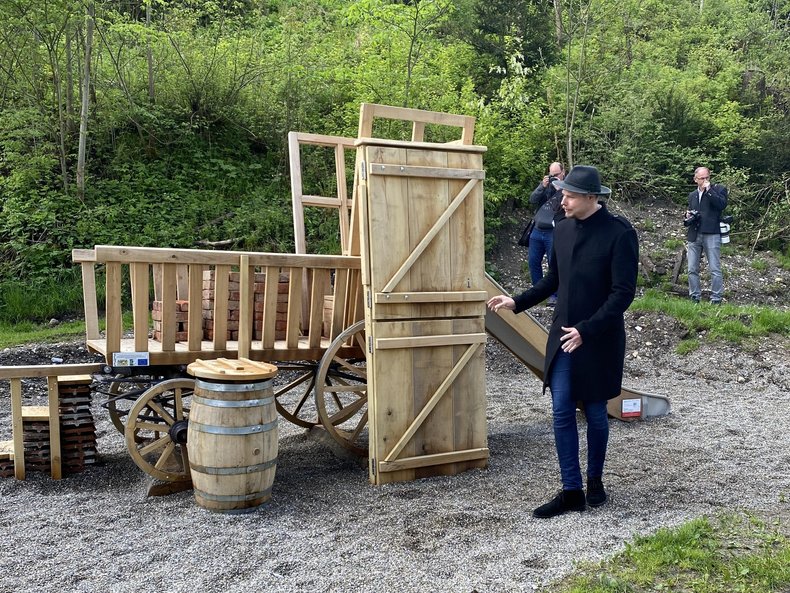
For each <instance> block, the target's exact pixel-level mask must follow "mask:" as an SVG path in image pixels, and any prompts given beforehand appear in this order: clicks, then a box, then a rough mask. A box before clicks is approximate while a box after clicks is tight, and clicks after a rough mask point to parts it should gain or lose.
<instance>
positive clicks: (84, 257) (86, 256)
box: [71, 249, 96, 264]
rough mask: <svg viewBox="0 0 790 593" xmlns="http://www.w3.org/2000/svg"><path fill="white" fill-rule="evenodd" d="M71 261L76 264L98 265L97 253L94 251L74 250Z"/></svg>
mask: <svg viewBox="0 0 790 593" xmlns="http://www.w3.org/2000/svg"><path fill="white" fill-rule="evenodd" d="M71 261H73V262H74V263H75V264H82V263H96V251H94V250H93V249H72V250H71Z"/></svg>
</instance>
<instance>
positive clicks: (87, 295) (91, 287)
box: [80, 250, 99, 340]
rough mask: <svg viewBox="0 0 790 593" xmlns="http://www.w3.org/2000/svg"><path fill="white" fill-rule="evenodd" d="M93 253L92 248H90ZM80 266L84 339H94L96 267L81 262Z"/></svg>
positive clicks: (97, 320)
mask: <svg viewBox="0 0 790 593" xmlns="http://www.w3.org/2000/svg"><path fill="white" fill-rule="evenodd" d="M91 253H93V250H91ZM80 266H81V267H82V302H83V304H84V310H85V339H86V340H95V339H96V338H98V337H99V307H98V305H97V300H96V268H95V267H94V264H93V263H90V262H83V263H81V264H80Z"/></svg>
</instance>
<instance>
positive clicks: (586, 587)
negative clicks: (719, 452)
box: [551, 514, 790, 593]
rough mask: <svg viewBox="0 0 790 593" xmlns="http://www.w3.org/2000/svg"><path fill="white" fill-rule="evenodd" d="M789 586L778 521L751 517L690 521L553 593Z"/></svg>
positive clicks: (687, 592) (754, 590)
mask: <svg viewBox="0 0 790 593" xmlns="http://www.w3.org/2000/svg"><path fill="white" fill-rule="evenodd" d="M787 585H790V540H789V539H788V538H787V536H786V534H785V533H783V531H782V525H781V523H780V522H779V521H778V520H772V521H771V522H766V521H764V520H762V519H759V518H757V517H755V516H753V515H750V514H727V515H722V516H720V517H717V518H711V519H709V518H705V517H702V518H699V519H694V520H693V521H690V522H688V523H686V524H684V525H681V526H680V527H677V528H675V529H660V530H658V531H657V532H656V533H655V534H653V535H651V536H647V537H638V538H636V539H635V540H634V542H633V543H630V544H627V545H626V549H625V551H623V552H622V553H620V554H618V555H617V556H615V557H614V558H612V559H611V560H609V561H607V562H605V563H603V564H600V565H594V566H593V565H590V566H582V567H581V568H580V569H579V570H578V571H577V573H576V574H574V575H572V576H571V577H568V578H567V579H564V580H563V581H561V582H560V583H558V584H557V585H555V586H553V587H552V588H551V591H552V592H553V593H624V592H628V593H647V592H654V591H674V592H683V593H725V592H727V593H729V592H738V591H743V592H749V593H770V592H778V591H784V590H786V589H785V587H786V586H787Z"/></svg>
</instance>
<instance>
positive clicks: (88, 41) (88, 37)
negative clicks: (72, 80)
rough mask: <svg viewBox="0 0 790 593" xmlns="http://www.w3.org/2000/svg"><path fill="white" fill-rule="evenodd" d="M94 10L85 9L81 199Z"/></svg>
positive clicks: (79, 168) (79, 160) (79, 159)
mask: <svg viewBox="0 0 790 593" xmlns="http://www.w3.org/2000/svg"><path fill="white" fill-rule="evenodd" d="M93 8H94V7H93V2H89V3H88V5H87V6H86V9H85V10H86V14H85V24H86V33H85V66H84V67H83V79H82V106H81V107H82V108H81V110H80V145H79V149H78V152H77V191H78V192H79V196H80V199H83V198H84V197H85V146H86V144H87V137H88V113H89V107H90V86H91V50H92V46H93Z"/></svg>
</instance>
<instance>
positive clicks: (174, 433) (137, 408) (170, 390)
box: [125, 379, 195, 482]
mask: <svg viewBox="0 0 790 593" xmlns="http://www.w3.org/2000/svg"><path fill="white" fill-rule="evenodd" d="M194 388H195V381H194V380H192V379H170V380H167V381H162V382H161V383H157V384H156V385H154V386H153V387H151V388H150V389H148V390H147V391H146V392H145V393H143V395H141V396H140V398H139V399H138V400H137V401H136V402H135V404H134V405H133V406H132V409H131V410H129V416H128V419H127V420H126V429H125V436H126V448H127V449H128V450H129V455H131V457H132V459H133V460H134V462H135V463H136V464H137V467H139V468H140V469H141V470H143V471H144V472H145V473H147V474H149V475H151V476H153V477H154V478H158V479H160V480H165V481H168V482H177V481H181V480H189V479H190V473H189V457H188V456H187V447H186V443H187V420H188V418H189V403H190V399H191V396H192V392H193V390H194Z"/></svg>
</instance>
